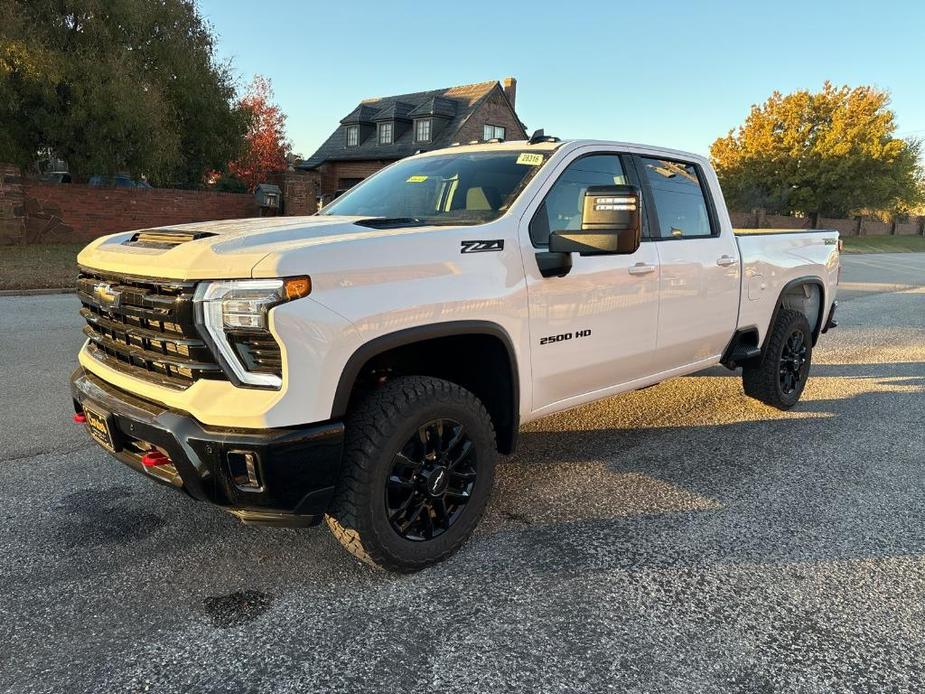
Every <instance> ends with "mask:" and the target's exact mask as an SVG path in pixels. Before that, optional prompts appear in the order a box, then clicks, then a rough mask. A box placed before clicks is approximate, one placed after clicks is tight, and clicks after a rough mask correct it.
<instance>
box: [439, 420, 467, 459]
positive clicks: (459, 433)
mask: <svg viewBox="0 0 925 694" xmlns="http://www.w3.org/2000/svg"><path fill="white" fill-rule="evenodd" d="M465 435H466V429H465V427H463V425H462V424H460V425H459V429H457V430H456V433H455V434H454V435H453V438H451V439H450V441H449V443H447V444H446V450H445V451H444V453H445V454H446V455H447V456H450V455H451V454H452V453H453V449H454V448H456V446H458V445H459V443H460V442H461V441H462V440H463V438H464V437H465Z"/></svg>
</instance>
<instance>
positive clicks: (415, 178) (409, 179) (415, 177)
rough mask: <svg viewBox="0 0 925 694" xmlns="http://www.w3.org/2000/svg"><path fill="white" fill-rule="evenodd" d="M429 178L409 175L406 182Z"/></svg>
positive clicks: (421, 180) (420, 181) (419, 181)
mask: <svg viewBox="0 0 925 694" xmlns="http://www.w3.org/2000/svg"><path fill="white" fill-rule="evenodd" d="M426 180H427V176H408V180H407V181H405V183H423V182H424V181H426Z"/></svg>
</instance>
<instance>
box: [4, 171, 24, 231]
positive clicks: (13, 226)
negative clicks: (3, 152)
mask: <svg viewBox="0 0 925 694" xmlns="http://www.w3.org/2000/svg"><path fill="white" fill-rule="evenodd" d="M22 208H23V192H22V178H21V177H20V175H19V169H17V168H16V167H15V166H12V165H11V164H0V244H4V243H17V242H18V240H19V239H20V238H22V236H23V209H22Z"/></svg>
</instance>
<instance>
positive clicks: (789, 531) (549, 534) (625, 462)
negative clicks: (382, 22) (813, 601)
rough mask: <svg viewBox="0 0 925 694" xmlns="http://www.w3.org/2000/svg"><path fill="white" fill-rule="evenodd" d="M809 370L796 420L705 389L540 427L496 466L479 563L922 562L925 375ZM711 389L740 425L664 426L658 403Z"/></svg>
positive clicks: (651, 394) (690, 422)
mask: <svg viewBox="0 0 925 694" xmlns="http://www.w3.org/2000/svg"><path fill="white" fill-rule="evenodd" d="M814 372H815V373H816V374H817V375H816V376H815V378H814V379H812V380H811V381H810V384H809V385H808V387H807V393H806V400H805V401H804V402H801V403H800V405H798V406H797V408H795V409H794V410H793V411H791V412H789V413H782V412H779V411H777V410H773V409H771V408H768V407H765V406H764V405H762V404H760V403H756V402H754V401H751V400H748V399H746V398H745V397H744V395H742V394H741V389H740V387H738V386H737V385H735V386H732V385H729V381H728V379H723V378H715V377H712V376H700V377H693V378H689V379H681V380H680V381H675V382H674V383H673V384H672V385H668V384H666V385H665V386H660V387H659V388H658V389H652V390H649V391H647V392H646V393H645V394H638V395H637V396H636V397H637V399H638V398H639V397H643V398H645V399H646V401H647V402H642V403H640V402H636V403H633V402H630V403H628V404H629V412H628V413H626V414H624V413H623V412H621V410H622V409H623V407H624V406H625V405H626V404H627V403H626V402H625V401H626V400H627V397H626V396H624V398H614V399H611V400H608V401H604V402H603V403H598V404H594V405H590V406H588V407H586V408H582V410H583V411H582V410H579V411H576V412H574V413H571V414H566V415H558V416H553V417H550V418H547V419H545V420H542V421H541V422H538V423H534V424H532V425H530V427H528V428H526V430H524V431H523V432H522V434H521V444H520V449H519V451H518V453H517V455H516V456H514V457H512V458H510V459H509V460H507V461H506V462H505V463H504V464H502V465H501V466H500V467H499V473H498V484H497V493H496V494H495V496H494V499H493V502H492V504H491V507H490V509H489V512H488V514H487V518H486V521H485V523H484V524H483V530H482V533H483V535H487V536H489V537H490V539H489V538H488V537H486V538H485V539H484V540H481V541H479V542H478V549H477V550H476V553H477V554H478V555H479V556H478V558H477V560H476V561H478V562H484V561H488V562H492V561H495V562H499V561H500V562H504V563H505V564H506V565H508V566H510V565H511V564H512V563H517V564H518V565H520V566H521V567H522V568H524V569H533V570H540V571H543V570H550V571H558V570H561V569H565V568H566V567H568V570H581V569H605V568H643V567H669V566H674V567H683V566H690V565H698V566H702V565H708V564H712V563H730V562H731V563H739V562H768V561H772V562H773V561H823V560H837V559H853V558H861V557H878V556H896V555H911V554H919V553H921V552H923V551H925V533H923V531H922V524H921V509H922V508H923V502H925V468H923V465H922V464H923V463H925V428H923V423H925V422H923V419H925V416H923V413H922V402H923V397H922V394H923V393H925V375H923V372H925V364H923V363H921V362H909V363H907V364H900V365H896V366H895V368H894V365H885V364H838V365H823V366H822V367H819V368H818V369H817V368H816V367H814ZM704 378H706V379H709V380H710V381H711V382H712V385H714V386H716V388H717V389H718V390H719V391H720V392H721V393H725V396H724V400H725V407H726V408H727V409H728V412H727V414H732V415H734V420H735V421H729V422H728V423H720V424H711V423H698V419H700V418H703V419H706V418H707V414H709V415H710V416H711V417H712V416H713V415H715V414H716V413H715V412H710V411H709V410H710V407H709V405H710V403H711V402H712V400H710V401H708V402H703V401H700V402H699V403H696V404H697V407H696V408H695V411H693V412H691V411H688V412H681V413H680V414H679V415H678V420H679V421H678V422H677V424H678V425H677V426H673V425H671V424H670V423H666V417H665V416H664V415H663V413H661V412H660V411H659V409H660V408H659V406H658V402H657V400H658V398H659V395H660V394H659V390H661V389H665V393H664V394H665V395H674V396H676V395H677V393H672V392H671V391H672V389H678V388H680V389H690V388H691V386H692V385H695V384H696V381H697V380H699V379H704ZM733 389H735V390H736V391H738V392H737V393H736V392H733ZM631 397H632V396H631ZM650 399H651V401H649V400H650ZM640 405H642V406H643V408H642V409H643V412H645V411H646V410H652V419H651V422H649V423H646V422H645V421H642V422H640V418H642V420H644V419H645V416H644V414H643V415H640V411H639V409H638V408H639V406H640ZM705 405H706V407H705ZM581 422H585V424H584V425H582V424H581ZM588 422H590V423H592V424H593V425H595V427H597V426H600V427H601V428H587V424H586V423H588ZM640 423H641V426H640ZM860 432H863V434H861V433H860ZM499 545H500V546H499ZM457 566H458V565H457ZM483 568H484V565H483Z"/></svg>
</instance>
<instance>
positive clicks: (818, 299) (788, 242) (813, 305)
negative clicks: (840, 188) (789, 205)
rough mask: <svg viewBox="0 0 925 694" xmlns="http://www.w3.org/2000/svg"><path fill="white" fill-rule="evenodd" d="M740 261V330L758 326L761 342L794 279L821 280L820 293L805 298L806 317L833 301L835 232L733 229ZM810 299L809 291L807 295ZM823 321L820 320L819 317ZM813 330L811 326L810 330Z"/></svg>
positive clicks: (836, 270)
mask: <svg viewBox="0 0 925 694" xmlns="http://www.w3.org/2000/svg"><path fill="white" fill-rule="evenodd" d="M733 231H734V233H735V235H736V243H737V244H738V246H739V254H740V256H741V259H742V299H741V302H740V305H739V321H738V327H739V328H748V327H756V328H757V329H758V332H759V339H760V340H764V334H765V332H766V331H767V328H768V325H769V324H770V320H771V314H772V313H773V311H774V307H775V306H776V304H777V301H778V298H779V297H780V296H781V293H782V292H783V291H784V290H785V289H786V287H787V285H788V284H789V283H791V282H793V281H794V280H798V279H800V278H805V277H809V276H818V277H822V278H823V280H824V286H823V287H822V288H820V294H821V295H820V294H816V295H810V296H804V297H803V299H802V300H803V301H805V302H806V307H807V309H808V311H807V313H808V315H809V314H812V315H816V314H820V315H821V311H820V308H821V307H828V306H830V305H831V304H832V301H833V300H834V299H835V294H836V290H837V285H838V232H837V231H835V230H833V229H734V230H733ZM810 294H812V292H810ZM820 320H821V318H820ZM813 327H814V328H815V326H813Z"/></svg>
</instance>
